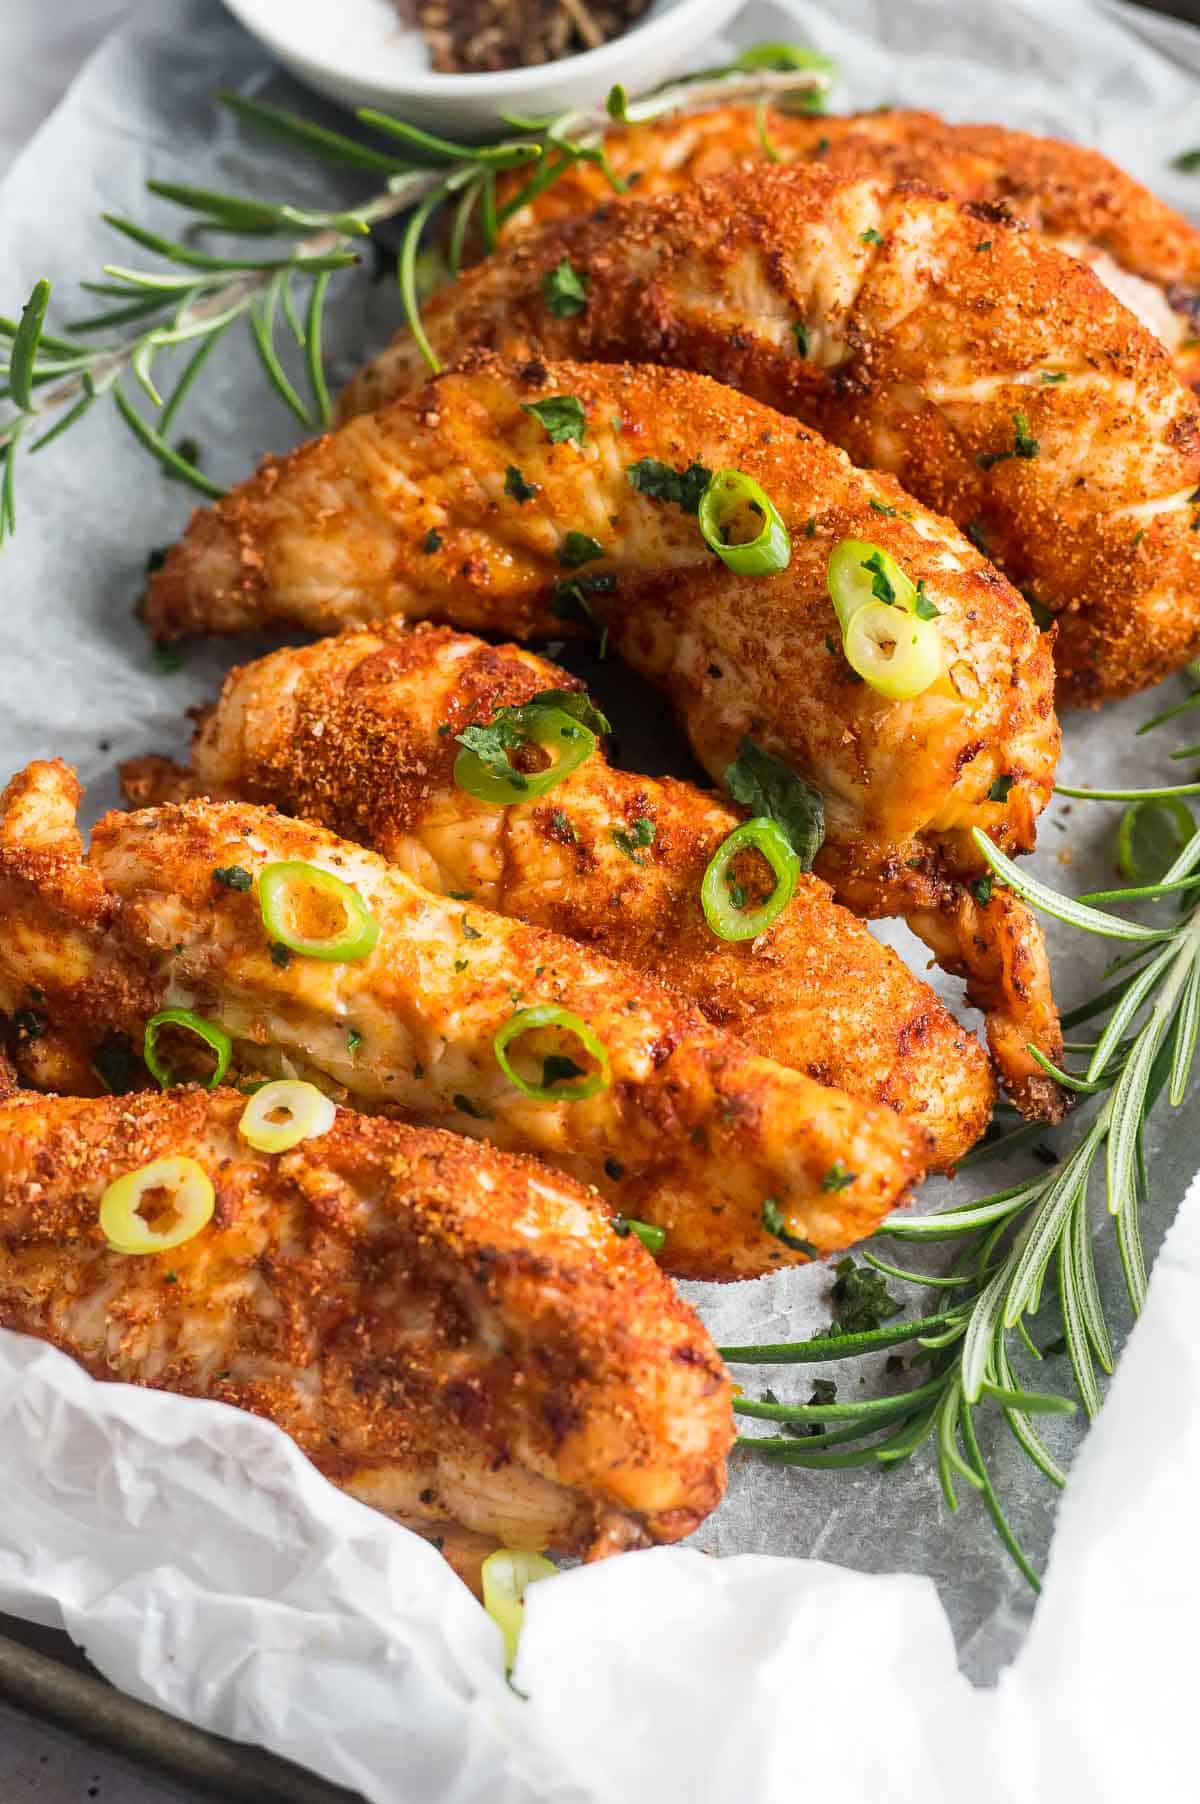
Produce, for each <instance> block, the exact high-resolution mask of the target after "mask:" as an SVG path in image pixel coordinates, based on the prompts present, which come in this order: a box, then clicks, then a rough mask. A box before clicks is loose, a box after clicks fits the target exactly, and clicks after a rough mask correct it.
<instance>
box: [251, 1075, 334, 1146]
mask: <svg viewBox="0 0 1200 1804" xmlns="http://www.w3.org/2000/svg"><path fill="white" fill-rule="evenodd" d="M336 1120H337V1109H336V1108H335V1107H334V1104H333V1102H332V1101H331V1100H330V1098H329V1097H328V1096H326V1094H325V1092H324V1091H323V1090H318V1089H317V1086H316V1085H315V1084H306V1083H304V1082H303V1081H302V1080H301V1079H300V1078H295V1077H280V1078H275V1079H273V1080H272V1081H271V1082H270V1083H268V1084H262V1085H261V1086H260V1087H259V1088H258V1089H257V1090H256V1091H255V1092H254V1094H253V1096H252V1097H251V1098H250V1100H249V1102H248V1103H247V1104H246V1106H245V1108H244V1109H243V1110H242V1114H241V1119H240V1121H239V1122H238V1133H239V1134H240V1135H241V1136H242V1139H243V1140H248V1141H249V1143H250V1145H251V1146H253V1147H255V1148H256V1149H257V1151H259V1152H260V1153H286V1152H287V1151H288V1149H289V1147H293V1146H299V1144H300V1142H301V1141H302V1140H315V1139H316V1138H317V1136H318V1135H319V1134H327V1133H328V1132H329V1130H330V1128H331V1127H332V1126H333V1124H334V1122H335V1121H336Z"/></svg>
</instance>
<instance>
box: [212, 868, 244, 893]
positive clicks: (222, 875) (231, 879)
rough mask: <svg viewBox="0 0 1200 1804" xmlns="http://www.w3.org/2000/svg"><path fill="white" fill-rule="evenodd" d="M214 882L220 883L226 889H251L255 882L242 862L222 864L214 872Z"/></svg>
mask: <svg viewBox="0 0 1200 1804" xmlns="http://www.w3.org/2000/svg"><path fill="white" fill-rule="evenodd" d="M213 881H214V883H220V884H222V885H223V886H224V888H225V889H238V890H247V889H250V888H251V886H252V885H253V883H254V879H253V877H252V876H251V875H250V873H249V871H247V870H243V868H242V866H241V865H240V864H227V865H221V866H220V867H219V868H218V869H217V870H215V871H214V872H213Z"/></svg>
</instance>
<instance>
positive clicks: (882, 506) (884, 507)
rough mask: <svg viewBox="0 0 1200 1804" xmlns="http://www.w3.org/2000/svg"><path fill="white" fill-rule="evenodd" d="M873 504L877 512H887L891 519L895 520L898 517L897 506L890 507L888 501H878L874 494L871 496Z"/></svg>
mask: <svg viewBox="0 0 1200 1804" xmlns="http://www.w3.org/2000/svg"><path fill="white" fill-rule="evenodd" d="M871 506H872V507H873V508H874V509H875V512H876V513H877V514H886V515H887V516H888V519H889V520H894V519H895V517H896V510H895V508H894V507H889V506H888V504H887V502H886V501H876V499H875V497H874V495H872V496H871Z"/></svg>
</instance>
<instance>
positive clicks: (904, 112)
mask: <svg viewBox="0 0 1200 1804" xmlns="http://www.w3.org/2000/svg"><path fill="white" fill-rule="evenodd" d="M764 140H765V143H769V144H770V145H772V146H773V148H774V151H775V154H776V155H777V156H779V157H780V158H781V159H782V160H783V162H785V163H790V162H793V161H803V162H807V163H821V164H823V165H824V166H825V167H826V168H828V169H832V170H835V171H836V172H837V173H838V174H840V175H877V176H881V177H883V178H884V179H885V180H886V181H888V182H889V183H891V184H896V183H899V182H911V181H918V182H923V183H924V184H925V185H926V186H928V187H930V188H936V189H939V190H941V191H942V192H944V193H946V194H949V195H950V196H951V197H952V198H953V199H954V200H959V201H971V202H973V203H975V204H982V205H984V206H989V207H990V206H1002V207H1005V208H1007V209H1008V210H1009V212H1011V213H1012V214H1015V215H1016V216H1017V217H1019V218H1021V219H1023V220H1025V221H1026V222H1027V223H1028V224H1029V225H1031V226H1034V227H1035V228H1036V229H1037V230H1038V231H1039V232H1040V233H1041V234H1042V236H1043V237H1044V238H1046V239H1047V240H1048V241H1049V242H1050V243H1052V244H1054V245H1056V246H1057V247H1058V249H1059V250H1063V251H1067V252H1068V253H1069V254H1070V255H1072V256H1075V257H1079V258H1081V259H1082V260H1083V261H1084V262H1085V263H1088V264H1090V265H1091V267H1092V268H1093V269H1094V270H1095V272H1096V274H1097V275H1098V276H1099V277H1100V280H1101V281H1102V282H1103V283H1104V284H1105V286H1106V287H1107V288H1110V289H1111V290H1112V292H1113V294H1115V295H1116V297H1117V299H1118V300H1119V301H1123V302H1124V304H1125V306H1126V307H1128V308H1129V309H1130V311H1131V312H1132V313H1136V315H1137V317H1138V318H1139V319H1140V320H1141V322H1142V324H1143V325H1144V326H1145V327H1146V328H1147V330H1149V331H1151V332H1153V333H1154V335H1155V337H1156V338H1157V339H1159V340H1160V342H1161V343H1162V344H1163V345H1164V346H1165V347H1166V349H1167V350H1168V351H1169V352H1171V354H1172V355H1173V357H1174V358H1175V362H1176V367H1177V368H1178V370H1179V373H1180V375H1181V376H1183V378H1184V380H1185V381H1187V382H1189V383H1192V382H1195V381H1196V380H1197V378H1200V340H1198V339H1197V329H1198V328H1200V232H1198V231H1197V230H1196V227H1195V226H1194V225H1192V223H1191V221H1190V220H1188V219H1185V218H1184V216H1183V215H1182V213H1177V212H1175V210H1174V208H1172V207H1168V206H1167V205H1166V203H1165V202H1164V201H1161V200H1159V199H1158V197H1157V196H1156V195H1154V194H1151V192H1150V190H1149V189H1148V188H1144V187H1143V186H1142V184H1141V183H1140V182H1135V181H1134V179H1133V177H1132V176H1129V175H1127V174H1126V173H1125V171H1124V170H1123V169H1120V168H1118V167H1117V165H1116V164H1115V163H1113V162H1110V161H1109V159H1108V158H1107V157H1106V156H1102V155H1101V153H1100V152H1099V151H1098V150H1089V149H1087V148H1086V147H1085V146H1083V145H1081V144H1064V143H1063V142H1062V141H1061V140H1059V139H1057V138H1038V137H1034V136H1033V135H1032V134H1031V133H1029V132H1018V131H1012V130H1010V129H1009V128H1008V127H1007V126H1003V125H969V124H968V125H951V124H948V123H947V121H946V120H944V119H939V118H938V116H937V114H936V113H924V112H915V111H912V110H910V109H908V108H904V107H897V108H895V109H894V110H889V111H884V112H875V113H848V114H844V115H842V116H840V117H839V116H832V115H830V114H827V113H826V114H819V115H807V116H806V115H801V114H793V113H785V112H781V111H779V110H778V109H777V108H768V109H767V111H766V112H765V113H764V114H763V115H762V118H761V121H760V120H759V118H758V117H756V109H755V108H754V107H751V106H720V107H709V108H705V109H703V110H702V111H698V112H694V113H679V114H674V115H668V116H667V117H665V118H661V119H654V120H650V121H648V122H647V123H646V124H643V125H632V126H625V127H621V126H614V127H613V128H612V129H611V130H610V131H609V132H607V133H606V134H605V138H604V152H605V156H606V158H607V160H608V164H609V167H610V168H611V169H612V171H613V173H614V174H615V175H616V176H617V177H618V178H619V179H620V180H621V181H624V182H629V184H630V185H629V186H628V187H627V188H624V189H622V190H621V191H620V192H619V193H616V192H614V189H613V186H612V183H611V182H610V181H608V179H607V178H606V177H605V175H604V173H603V170H602V169H601V168H600V166H599V165H598V164H597V163H594V162H575V163H571V164H570V165H569V166H568V167H567V169H566V172H565V173H564V174H563V175H562V176H561V177H560V178H559V179H558V180H557V181H555V182H553V183H552V184H551V185H550V186H549V187H548V188H544V189H543V190H542V192H541V194H540V195H539V196H538V197H537V199H536V200H535V201H534V202H533V203H532V204H531V205H529V206H526V207H523V208H521V209H520V210H519V211H518V212H517V213H515V214H514V215H513V216H512V217H511V218H510V219H509V220H508V222H507V223H506V225H505V227H504V231H503V238H505V239H508V238H512V237H513V236H515V234H516V233H517V232H518V231H519V230H521V229H522V228H523V227H525V226H528V225H531V224H536V223H541V222H543V221H545V220H548V219H562V218H564V217H566V216H567V215H569V214H573V213H586V212H590V211H591V210H592V208H593V207H597V206H602V205H606V204H607V203H609V202H610V201H613V200H620V199H629V200H636V201H642V200H647V199H649V198H651V197H652V196H654V195H658V194H673V193H676V192H677V191H678V190H679V189H680V188H683V187H686V186H687V185H688V184H689V183H692V182H697V181H704V180H707V179H708V178H709V177H710V176H714V175H721V174H724V172H725V171H726V170H728V169H731V168H734V167H736V166H737V165H739V164H742V163H746V162H754V163H756V164H757V165H758V166H759V169H758V173H760V174H761V173H763V160H764V158H765V156H766V150H765V147H764ZM523 179H524V178H523V177H522V176H521V175H519V174H518V175H509V176H503V177H501V182H500V202H501V204H503V203H504V202H506V201H507V200H509V199H511V198H512V196H513V195H514V194H515V193H516V192H517V190H518V188H519V187H520V186H521V183H522V180H523Z"/></svg>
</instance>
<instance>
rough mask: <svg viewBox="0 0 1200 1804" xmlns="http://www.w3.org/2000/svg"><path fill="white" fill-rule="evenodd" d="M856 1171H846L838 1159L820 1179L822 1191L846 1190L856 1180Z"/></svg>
mask: <svg viewBox="0 0 1200 1804" xmlns="http://www.w3.org/2000/svg"><path fill="white" fill-rule="evenodd" d="M857 1176H858V1173H857V1172H856V1171H847V1169H846V1167H845V1166H844V1165H843V1164H842V1161H841V1160H840V1159H835V1160H834V1162H833V1164H832V1165H831V1166H830V1167H829V1170H828V1171H827V1172H826V1173H825V1176H824V1177H823V1178H822V1179H821V1189H822V1190H848V1189H849V1188H850V1186H851V1184H853V1182H854V1180H855V1179H856V1178H857Z"/></svg>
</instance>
